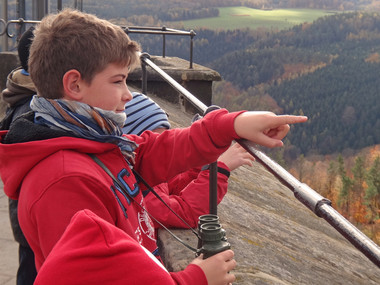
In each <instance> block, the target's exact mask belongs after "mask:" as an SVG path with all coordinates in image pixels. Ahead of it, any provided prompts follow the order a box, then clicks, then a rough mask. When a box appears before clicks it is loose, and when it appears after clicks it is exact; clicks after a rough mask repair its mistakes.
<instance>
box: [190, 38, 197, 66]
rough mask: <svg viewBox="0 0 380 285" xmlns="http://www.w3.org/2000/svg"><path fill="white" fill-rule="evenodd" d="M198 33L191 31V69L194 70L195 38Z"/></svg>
mask: <svg viewBox="0 0 380 285" xmlns="http://www.w3.org/2000/svg"><path fill="white" fill-rule="evenodd" d="M195 35H196V33H195V32H194V31H193V30H191V31H190V59H189V61H190V69H192V68H193V48H194V37H195Z"/></svg>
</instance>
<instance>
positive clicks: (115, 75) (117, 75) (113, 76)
mask: <svg viewBox="0 0 380 285" xmlns="http://www.w3.org/2000/svg"><path fill="white" fill-rule="evenodd" d="M119 76H121V77H122V78H127V77H128V75H126V74H123V73H120V74H114V75H112V76H111V78H115V77H119Z"/></svg>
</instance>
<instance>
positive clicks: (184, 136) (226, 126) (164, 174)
mask: <svg viewBox="0 0 380 285" xmlns="http://www.w3.org/2000/svg"><path fill="white" fill-rule="evenodd" d="M242 112H244V111H242ZM242 112H233V113H229V112H228V111H227V110H225V109H221V110H216V111H213V112H210V113H209V114H207V115H206V116H205V117H204V118H203V119H201V120H198V121H196V122H194V123H193V124H192V125H191V126H190V127H188V128H184V129H172V130H167V131H165V132H163V133H162V134H160V135H158V134H154V133H152V132H150V131H145V132H144V133H143V134H142V135H141V136H140V137H139V136H134V135H129V136H128V137H129V138H130V139H132V140H134V141H136V143H137V144H138V145H139V147H138V148H137V149H136V162H135V169H136V171H137V172H139V173H140V175H142V177H143V178H144V179H145V180H146V181H147V182H148V183H149V184H150V185H151V186H155V185H158V184H160V183H162V182H166V181H168V180H169V179H171V178H172V177H174V176H175V175H177V174H178V173H181V172H184V171H187V170H189V169H191V168H193V167H199V166H202V165H204V164H207V163H210V162H213V161H216V160H217V158H218V157H219V155H220V154H222V153H223V152H224V151H226V150H227V148H228V147H229V146H230V145H231V142H232V141H233V140H234V139H238V138H239V137H238V136H237V134H236V132H235V129H234V120H235V118H236V117H237V116H238V115H239V114H241V113H242ZM152 169H154V171H152Z"/></svg>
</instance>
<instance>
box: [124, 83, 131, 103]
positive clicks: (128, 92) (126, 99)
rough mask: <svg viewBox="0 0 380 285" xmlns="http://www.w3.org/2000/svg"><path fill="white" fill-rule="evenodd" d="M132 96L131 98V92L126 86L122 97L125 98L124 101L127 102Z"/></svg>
mask: <svg viewBox="0 0 380 285" xmlns="http://www.w3.org/2000/svg"><path fill="white" fill-rule="evenodd" d="M132 98H133V96H132V93H131V91H130V90H129V88H128V86H126V90H125V94H124V99H125V101H127V102H129V101H131V100H132Z"/></svg>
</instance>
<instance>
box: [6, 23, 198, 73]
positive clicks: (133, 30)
mask: <svg viewBox="0 0 380 285" xmlns="http://www.w3.org/2000/svg"><path fill="white" fill-rule="evenodd" d="M0 22H1V23H2V24H3V25H4V30H3V31H0V36H2V35H4V34H5V33H6V34H7V36H8V37H9V38H13V37H14V36H15V35H14V34H11V33H10V32H9V26H10V25H11V24H17V25H19V26H20V29H19V34H18V36H20V35H21V27H22V26H23V25H25V24H38V23H39V22H40V21H38V20H25V19H23V18H19V19H18V20H9V21H8V22H6V21H5V20H4V19H0ZM120 27H121V28H122V29H123V30H124V32H125V33H126V34H152V35H162V57H165V56H166V35H170V36H189V37H190V58H189V62H190V66H189V68H190V69H192V68H193V49H194V37H195V36H196V33H195V32H194V31H193V30H190V31H182V30H177V29H172V28H167V27H165V26H163V27H148V26H146V27H143V26H128V27H127V26H120Z"/></svg>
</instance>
